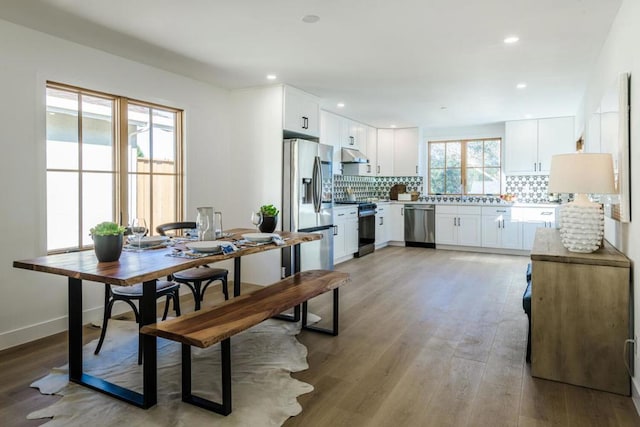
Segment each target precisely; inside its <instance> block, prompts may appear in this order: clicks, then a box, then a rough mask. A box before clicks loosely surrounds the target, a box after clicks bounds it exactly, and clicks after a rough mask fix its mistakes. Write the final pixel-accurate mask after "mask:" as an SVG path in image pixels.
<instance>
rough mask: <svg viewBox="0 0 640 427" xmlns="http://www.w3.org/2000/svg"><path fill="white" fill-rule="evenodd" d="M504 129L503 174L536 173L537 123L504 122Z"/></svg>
mask: <svg viewBox="0 0 640 427" xmlns="http://www.w3.org/2000/svg"><path fill="white" fill-rule="evenodd" d="M504 129H505V142H504V143H505V146H504V149H505V161H504V163H505V164H504V169H505V172H506V173H531V172H536V171H537V168H538V121H537V120H518V121H513V122H506V123H505V128H504Z"/></svg>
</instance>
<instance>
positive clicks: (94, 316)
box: [0, 280, 233, 351]
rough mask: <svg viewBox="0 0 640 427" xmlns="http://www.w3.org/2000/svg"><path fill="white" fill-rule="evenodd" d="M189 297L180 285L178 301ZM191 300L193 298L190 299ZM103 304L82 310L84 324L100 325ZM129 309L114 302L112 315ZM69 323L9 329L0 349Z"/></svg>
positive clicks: (1, 336) (65, 320)
mask: <svg viewBox="0 0 640 427" xmlns="http://www.w3.org/2000/svg"><path fill="white" fill-rule="evenodd" d="M228 286H229V288H230V289H233V281H232V280H230V281H229V284H228ZM184 296H187V297H191V291H189V289H188V288H187V287H186V286H182V288H181V289H180V301H181V302H182V297H184ZM192 301H193V299H192ZM103 308H104V307H103V306H102V305H99V306H98V307H92V308H88V309H86V310H83V311H82V323H83V324H84V325H87V324H90V323H91V324H94V325H102V313H103V311H102V310H103ZM130 311H131V308H130V307H129V306H128V305H127V304H115V305H114V306H113V313H112V315H113V316H119V315H121V314H124V313H128V312H130ZM68 324H69V318H68V316H66V315H65V316H60V317H57V318H54V319H50V320H47V321H44V322H40V323H35V324H33V325H29V326H25V327H22V328H18V329H13V330H11V331H6V332H2V333H0V351H2V350H7V349H9V348H11V347H16V346H18V345H22V344H26V343H28V342H31V341H35V340H39V339H41V338H46V337H48V336H50V335H55V334H58V333H60V332H65V331H66V330H67V326H68Z"/></svg>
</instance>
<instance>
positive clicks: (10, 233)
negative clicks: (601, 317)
mask: <svg viewBox="0 0 640 427" xmlns="http://www.w3.org/2000/svg"><path fill="white" fill-rule="evenodd" d="M47 80H52V81H56V82H60V83H67V84H71V85H76V86H80V87H85V88H89V89H94V90H98V91H103V92H107V93H112V94H116V95H125V96H128V97H131V98H136V99H141V100H145V101H151V102H155V103H159V104H165V105H169V106H172V107H177V108H182V109H184V110H185V111H186V114H185V119H186V125H185V136H186V142H187V144H186V147H185V150H186V158H185V168H186V176H187V179H186V185H185V187H186V192H187V194H186V195H187V198H186V217H187V218H193V217H195V208H196V207H197V206H214V207H215V208H216V209H218V210H222V211H223V212H226V211H230V210H231V207H232V206H233V203H234V201H235V200H236V199H237V198H238V197H240V195H239V193H238V192H237V191H235V189H234V188H233V186H232V185H231V182H232V180H233V179H235V177H237V176H238V175H241V174H242V173H243V172H244V171H243V170H242V169H239V168H237V167H235V166H236V165H232V164H231V163H230V162H229V161H228V159H229V154H230V150H231V146H230V144H229V136H228V129H229V125H228V123H229V112H228V106H229V101H228V97H229V94H228V92H227V91H225V90H222V89H218V88H215V87H212V86H211V85H207V84H203V83H200V82H197V81H195V80H191V79H188V78H185V77H182V76H178V75H175V74H171V73H168V72H165V71H162V70H159V69H155V68H152V67H149V66H146V65H142V64H139V63H135V62H132V61H129V60H125V59H122V58H119V57H116V56H113V55H110V54H107V53H104V52H102V51H98V50H95V49H90V48H87V47H84V46H81V45H78V44H74V43H70V42H67V41H64V40H61V39H57V38H54V37H51V36H49V35H45V34H43V33H39V32H36V31H32V30H29V29H26V28H23V27H19V26H16V25H14V24H11V23H8V22H6V21H2V20H0V88H1V90H0V93H2V95H3V100H2V102H1V103H0V144H2V152H3V155H2V156H1V158H2V160H0V161H1V162H2V163H0V180H1V181H2V193H1V195H2V198H1V200H2V205H1V207H0V212H1V213H2V215H1V216H0V218H2V221H1V225H0V227H1V228H0V233H1V235H2V238H3V244H2V245H1V246H0V259H1V262H0V277H2V280H1V281H0V289H1V290H2V292H1V294H2V298H0V349H4V348H7V347H11V346H13V345H17V344H20V343H23V342H27V341H30V340H33V339H36V338H39V337H42V336H46V335H50V334H52V333H56V332H59V331H63V330H65V329H66V327H67V319H66V314H67V288H66V280H65V279H64V278H62V277H57V276H53V275H50V274H43V273H36V272H30V271H26V270H18V269H14V268H12V262H13V261H14V260H18V259H27V258H33V257H36V256H41V255H45V253H46V242H45V236H46V229H45V226H46V221H45V212H46V206H45V200H46V197H45V196H46V194H45V191H46V189H45V184H46V177H45V82H46V81H47ZM247 215H248V214H247ZM225 220H226V221H228V222H231V221H230V219H229V218H228V217H225ZM247 223H248V219H247ZM247 223H243V224H242V225H245V226H246V225H248V224H247ZM225 226H226V224H225ZM85 289H86V291H85V303H84V308H85V310H86V312H85V313H86V317H85V319H86V320H87V321H88V320H93V319H95V318H96V316H98V318H99V316H101V313H102V305H103V292H104V291H103V287H102V285H99V284H95V285H94V284H88V285H87V286H85Z"/></svg>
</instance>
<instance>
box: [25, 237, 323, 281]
mask: <svg viewBox="0 0 640 427" xmlns="http://www.w3.org/2000/svg"><path fill="white" fill-rule="evenodd" d="M255 231H256V230H254V229H247V228H234V229H232V230H225V232H226V233H231V234H232V236H231V237H228V238H225V239H220V240H229V241H233V240H237V239H241V238H242V237H241V235H242V234H244V233H253V232H255ZM277 233H278V234H279V235H280V236H281V237H282V238H283V239H287V240H285V241H284V245H282V246H277V245H275V244H267V245H260V246H252V247H244V248H242V249H240V250H239V251H237V252H233V253H230V254H219V255H209V256H206V257H202V258H194V259H191V258H181V257H173V256H167V254H169V253H171V251H172V249H171V248H164V249H152V250H146V251H142V252H130V251H123V252H122V255H121V256H120V259H119V260H118V261H114V262H98V259H97V258H96V255H95V252H94V251H93V250H86V251H78V252H70V253H64V254H56V255H47V256H43V257H39V258H34V259H28V260H21V261H14V262H13V266H14V267H15V268H23V269H26V270H33V271H41V272H44V273H51V274H57V275H60V276H67V277H73V278H75V279H81V280H90V281H94V282H101V283H109V284H112V285H119V286H131V285H135V284H137V283H140V282H144V281H148V280H152V279H158V278H164V277H166V276H168V275H169V274H171V273H175V272H177V271H181V270H186V269H187V268H192V267H197V266H199V265H204V264H211V263H214V262H218V261H223V260H226V259H231V258H237V257H241V256H245V255H250V254H255V253H259V252H266V251H270V250H274V249H282V248H285V247H288V246H293V245H297V244H299V243H304V242H310V241H313V240H319V239H321V238H322V235H321V234H318V233H291V232H287V231H279V232H277Z"/></svg>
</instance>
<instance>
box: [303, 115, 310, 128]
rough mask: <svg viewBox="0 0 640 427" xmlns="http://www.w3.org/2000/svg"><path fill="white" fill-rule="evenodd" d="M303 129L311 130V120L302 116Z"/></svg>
mask: <svg viewBox="0 0 640 427" xmlns="http://www.w3.org/2000/svg"><path fill="white" fill-rule="evenodd" d="M302 129H309V118H308V117H305V116H302Z"/></svg>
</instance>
